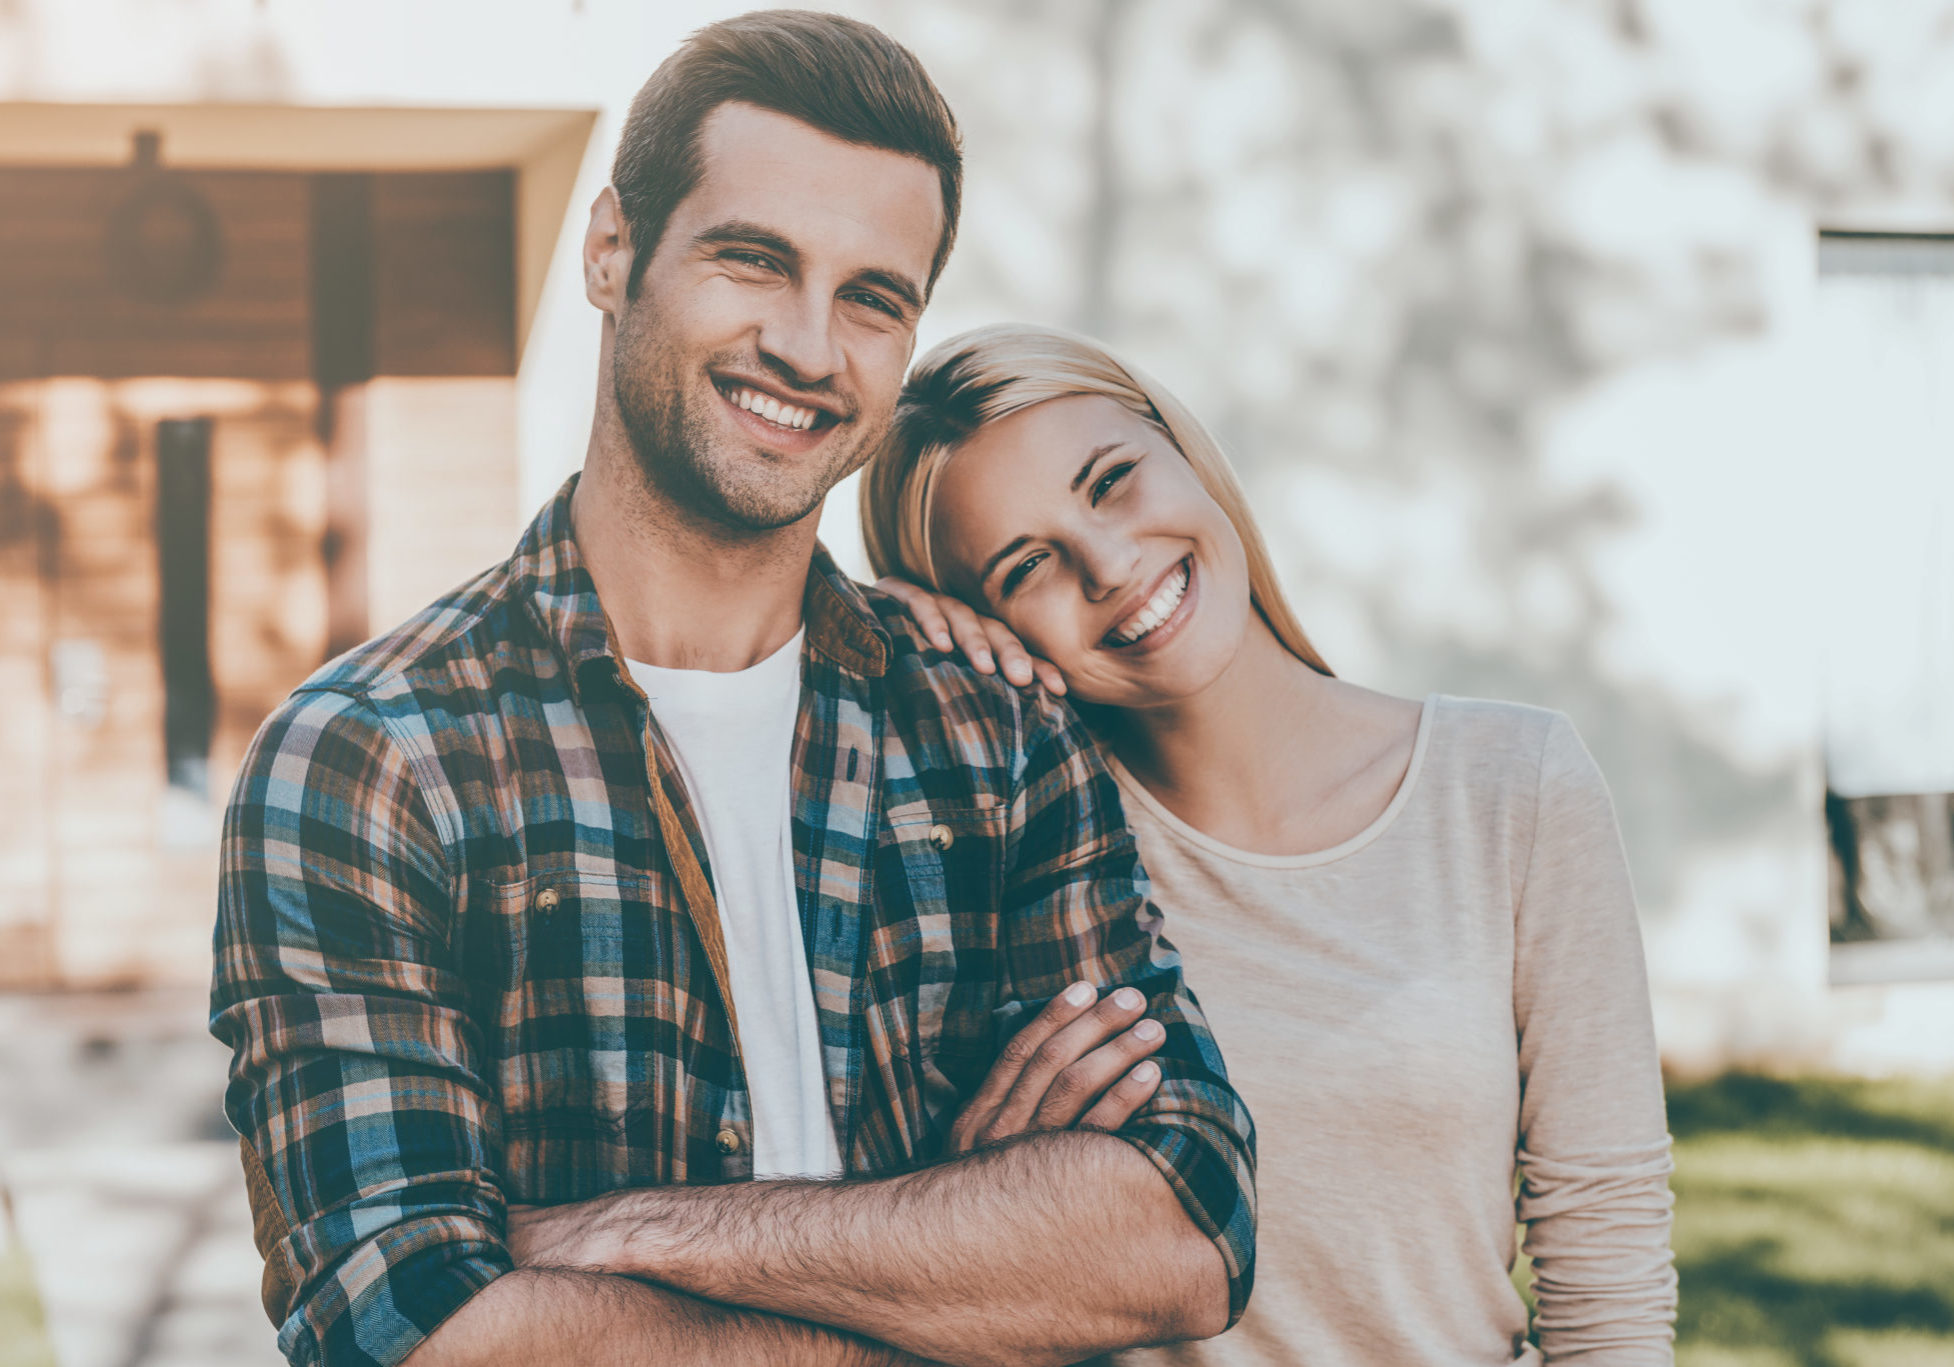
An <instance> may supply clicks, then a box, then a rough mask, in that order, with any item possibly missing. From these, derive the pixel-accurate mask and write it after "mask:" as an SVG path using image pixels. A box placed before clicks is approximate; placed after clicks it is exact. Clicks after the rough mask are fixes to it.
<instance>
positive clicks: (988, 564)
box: [977, 536, 1031, 584]
mask: <svg viewBox="0 0 1954 1367" xmlns="http://www.w3.org/2000/svg"><path fill="white" fill-rule="evenodd" d="M1030 540H1031V538H1030V537H1028V536H1018V537H1013V538H1012V539H1011V543H1010V544H1009V545H1007V546H1006V547H1005V548H1004V549H1003V550H1001V551H999V552H998V553H997V554H996V555H994V556H992V557H991V558H990V559H989V560H986V561H985V562H984V568H983V571H982V572H981V573H979V574H978V576H977V582H978V583H979V584H988V583H990V582H991V575H993V574H995V573H996V572H997V566H998V562H999V561H1001V560H1003V559H1005V558H1006V557H1007V556H1010V555H1012V554H1014V553H1015V552H1016V551H1017V550H1018V549H1019V548H1020V547H1022V546H1024V545H1026V544H1027V543H1028V542H1029V541H1030Z"/></svg>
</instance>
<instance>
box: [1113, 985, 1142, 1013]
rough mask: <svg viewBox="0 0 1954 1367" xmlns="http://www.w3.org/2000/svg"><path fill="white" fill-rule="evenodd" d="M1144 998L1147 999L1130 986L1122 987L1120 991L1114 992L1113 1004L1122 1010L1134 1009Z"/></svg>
mask: <svg viewBox="0 0 1954 1367" xmlns="http://www.w3.org/2000/svg"><path fill="white" fill-rule="evenodd" d="M1143 1000H1145V999H1144V998H1143V997H1141V995H1140V994H1139V993H1138V992H1136V991H1134V990H1133V989H1132V988H1130V987H1122V988H1121V989H1120V990H1119V991H1117V992H1115V993H1113V1005H1114V1006H1117V1007H1118V1008H1119V1009H1120V1010H1122V1011H1132V1010H1134V1009H1135V1008H1137V1007H1138V1006H1139V1005H1140V1003H1141V1002H1142V1001H1143Z"/></svg>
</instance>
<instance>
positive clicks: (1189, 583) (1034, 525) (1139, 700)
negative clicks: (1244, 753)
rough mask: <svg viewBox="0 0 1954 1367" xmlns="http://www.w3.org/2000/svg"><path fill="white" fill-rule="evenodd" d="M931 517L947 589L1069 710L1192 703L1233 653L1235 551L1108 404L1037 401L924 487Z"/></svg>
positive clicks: (993, 426)
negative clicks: (1039, 662) (1049, 673)
mask: <svg viewBox="0 0 1954 1367" xmlns="http://www.w3.org/2000/svg"><path fill="white" fill-rule="evenodd" d="M931 514H932V526H931V540H932V544H933V547H934V553H935V557H936V562H937V566H938V568H939V570H940V572H941V574H942V579H943V582H944V586H945V587H946V588H947V589H948V590H949V591H950V592H952V593H954V594H956V595H957V596H958V597H960V598H962V599H963V600H964V601H965V602H967V603H969V604H971V605H972V606H973V607H975V608H976V609H977V610H978V611H980V612H984V613H988V614H989V615H991V616H994V617H997V618H1000V619H1002V620H1003V621H1004V622H1005V624H1006V625H1008V626H1009V627H1010V628H1011V629H1012V630H1013V631H1015V632H1017V634H1018V636H1019V637H1020V638H1021V639H1022V640H1023V641H1024V643H1025V645H1026V646H1028V647H1029V648H1030V649H1032V650H1033V651H1035V652H1037V653H1038V654H1040V655H1043V656H1044V657H1045V658H1046V659H1048V660H1050V661H1051V662H1052V663H1053V664H1055V665H1057V666H1058V667H1059V669H1060V670H1062V671H1063V672H1064V674H1065V678H1066V683H1067V686H1068V687H1069V688H1070V690H1071V692H1072V694H1073V696H1075V697H1078V698H1081V699H1083V700H1085V701H1087V702H1095V703H1104V704H1108V705H1111V706H1115V707H1147V706H1152V705H1158V704H1161V703H1167V702H1172V701H1175V700H1177V699H1181V698H1186V697H1190V696H1192V695H1194V694H1195V693H1198V692H1200V691H1201V690H1202V689H1204V688H1206V687H1207V686H1208V685H1209V684H1211V683H1213V682H1214V680H1215V679H1217V678H1218V677H1220V675H1221V673H1222V672H1223V671H1224V670H1225V669H1226V668H1227V667H1228V665H1229V663H1230V662H1231V661H1233V660H1234V658H1235V655H1236V653H1237V651H1239V650H1240V649H1241V644H1242V640H1243V637H1244V635H1245V633H1246V631H1247V627H1248V624H1249V620H1250V617H1251V614H1252V611H1253V609H1252V608H1251V606H1250V604H1249V589H1248V564H1247V559H1246V557H1245V556H1244V555H1243V553H1242V543H1241V538H1240V537H1238V536H1237V535H1236V534H1235V529H1234V526H1233V525H1232V524H1231V523H1230V522H1229V521H1228V517H1227V515H1226V514H1225V513H1223V512H1222V510H1221V508H1220V506H1219V505H1218V504H1217V503H1215V501H1214V500H1213V499H1212V498H1210V497H1209V496H1208V493H1207V490H1205V489H1204V488H1202V487H1201V482H1200V480H1198V479H1197V478H1195V474H1194V469H1193V467H1192V466H1190V465H1189V464H1188V463H1187V460H1186V458H1185V457H1183V456H1182V455H1181V453H1180V451H1179V450H1178V449H1176V448H1175V446H1174V444H1173V443H1172V442H1171V441H1169V440H1168V438H1167V436H1166V434H1165V433H1164V432H1162V431H1161V430H1160V429H1159V428H1157V427H1155V426H1154V425H1153V424H1152V423H1149V422H1147V421H1145V420H1144V419H1142V418H1140V417H1139V416H1138V415H1136V414H1135V413H1133V412H1132V411H1131V410H1129V409H1127V408H1126V407H1125V406H1124V405H1122V404H1120V403H1119V402H1117V401H1116V400H1113V399H1109V398H1104V397H1101V396H1099V395H1074V396H1071V397H1068V398H1063V399H1048V400H1047V401H1045V402H1044V403H1040V404H1034V405H1033V406H1032V407H1030V408H1026V409H1021V410H1019V411H1018V412H1016V413H1013V414H1011V415H1010V416H1009V417H1005V418H999V419H998V420H997V421H995V422H991V423H987V424H985V425H984V426H983V427H981V428H979V429H978V430H977V431H976V432H975V433H974V434H972V435H971V436H970V437H968V438H967V439H966V440H965V441H964V442H963V444H962V445H961V446H959V447H958V448H957V450H956V451H955V452H954V453H953V454H952V455H951V456H950V459H949V461H948V462H947V463H946V464H945V466H944V468H943V470H942V472H941V473H940V474H939V475H938V476H937V490H936V496H935V500H934V504H933V507H932V509H931Z"/></svg>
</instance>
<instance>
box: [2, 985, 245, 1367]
mask: <svg viewBox="0 0 1954 1367" xmlns="http://www.w3.org/2000/svg"><path fill="white" fill-rule="evenodd" d="M204 1000H205V999H204V995H203V993H202V992H199V991H183V992H165V993H140V994H137V993H130V994H116V995H108V996H101V995H78V996H42V995H25V994H22V995H10V994H0V1185H4V1187H5V1189H6V1191H7V1193H8V1195H9V1196H10V1197H11V1199H12V1205H13V1214H14V1224H15V1228H16V1231H17V1233H18V1236H19V1239H20V1242H21V1244H22V1245H23V1246H24V1248H25V1250H26V1253H27V1256H28V1258H29V1259H30V1260H31V1263H32V1267H33V1269H34V1275H35V1281H36V1283H37V1285H38V1287H39V1290H40V1298H41V1303H42V1307H43V1309H44V1311H45V1314H46V1318H47V1329H48V1337H49V1338H50V1340H51V1341H52V1343H53V1347H54V1351H55V1355H56V1359H57V1361H58V1363H59V1365H60V1367H277V1365H278V1364H279V1363H281V1362H282V1361H283V1359H281V1358H280V1357H279V1355H278V1351H277V1348H276V1347H275V1345H274V1342H273V1331H272V1328H271V1325H270V1324H269V1322H268V1321H267V1320H266V1319H265V1314H264V1311H263V1309H261V1308H260V1306H259V1303H258V1279H259V1275H260V1272H261V1267H262V1265H261V1263H260V1262H259V1259H258V1255H257V1252H256V1250H255V1249H253V1248H252V1246H251V1218H250V1213H249V1211H248V1209H247V1208H246V1205H245V1200H244V1182H243V1178H242V1176H241V1174H240V1172H239V1169H238V1161H237V1143H236V1140H235V1138H234V1137H233V1136H232V1135H231V1132H230V1127H229V1126H228V1125H227V1124H225V1122H224V1118H223V1112H222V1110H221V1102H222V1096H223V1088H224V1069H225V1065H226V1062H227V1054H226V1051H225V1050H224V1048H223V1047H222V1046H221V1045H219V1044H217V1043H216V1042H215V1041H214V1040H212V1039H211V1038H210V1037H209V1036H208V1035H207V1034H206V1033H205V1030H204V1011H205V1006H204ZM3 1242H4V1240H0V1243H3Z"/></svg>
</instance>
